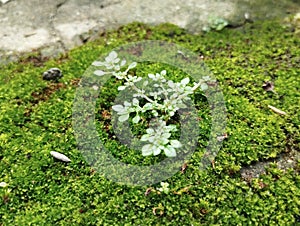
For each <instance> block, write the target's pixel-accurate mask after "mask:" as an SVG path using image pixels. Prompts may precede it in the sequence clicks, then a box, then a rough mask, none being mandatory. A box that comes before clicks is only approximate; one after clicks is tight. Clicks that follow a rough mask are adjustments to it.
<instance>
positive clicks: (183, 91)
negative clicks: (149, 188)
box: [93, 51, 211, 157]
mask: <svg viewBox="0 0 300 226" xmlns="http://www.w3.org/2000/svg"><path fill="white" fill-rule="evenodd" d="M93 65H94V66H99V67H104V68H105V70H96V71H95V72H94V74H95V75H97V76H104V75H107V74H111V75H113V76H114V77H116V78H117V79H119V80H123V81H124V84H123V85H121V86H119V87H118V90H119V91H122V90H126V89H129V90H131V91H132V90H133V91H134V94H133V96H132V101H131V102H128V101H124V103H123V104H117V105H114V106H112V109H113V110H114V111H115V112H117V114H118V120H119V121H120V122H124V121H127V120H129V118H130V115H132V114H134V117H133V118H132V123H134V124H137V123H139V122H140V121H141V119H142V118H143V115H144V113H146V112H151V114H152V115H153V116H154V117H156V122H155V123H154V124H152V127H151V125H150V128H148V129H147V130H146V134H144V135H142V136H141V138H140V140H141V141H143V142H146V144H145V145H144V146H143V147H142V155H143V156H149V155H152V154H153V155H154V156H156V155H159V154H160V153H161V152H162V151H163V152H164V153H165V155H166V156H168V157H175V156H176V149H178V148H180V147H182V144H181V143H180V141H178V140H176V139H171V136H172V132H176V131H177V127H176V125H174V124H169V125H167V122H168V120H170V119H171V117H172V116H174V115H175V113H176V111H177V110H179V109H180V108H187V106H186V104H185V103H186V102H187V101H190V100H191V98H190V97H189V95H190V94H192V93H193V92H194V91H195V90H196V89H197V88H199V87H201V89H202V90H206V89H207V88H208V85H207V82H208V81H211V78H210V77H209V76H204V77H203V78H202V79H201V80H200V81H199V82H198V83H194V86H188V84H189V82H190V79H189V78H184V79H182V80H181V81H180V82H173V81H171V80H167V79H166V78H165V76H166V74H167V72H166V70H163V71H161V72H160V73H156V74H148V79H144V80H145V81H143V78H142V77H138V76H132V75H130V74H129V73H128V72H129V71H130V69H133V68H135V67H136V66H137V63H136V62H133V63H131V64H129V66H127V68H126V69H125V70H122V68H124V67H125V65H126V60H122V61H121V60H120V58H118V54H117V53H116V52H115V51H112V52H111V53H110V54H109V55H108V56H107V57H106V58H105V61H104V62H100V61H95V62H94V63H93ZM138 83H139V84H141V85H137V84H138ZM150 85H151V92H148V93H146V90H147V87H149V86H150ZM138 98H139V99H142V100H144V101H139V99H138ZM142 102H146V103H145V104H143V103H142Z"/></svg>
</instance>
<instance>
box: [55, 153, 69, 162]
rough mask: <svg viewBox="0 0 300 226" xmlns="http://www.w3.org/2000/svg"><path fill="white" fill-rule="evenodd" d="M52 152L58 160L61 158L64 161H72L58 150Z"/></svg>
mask: <svg viewBox="0 0 300 226" xmlns="http://www.w3.org/2000/svg"><path fill="white" fill-rule="evenodd" d="M50 154H51V155H52V156H53V157H54V158H56V159H58V160H61V161H63V162H71V159H69V158H68V157H67V156H65V155H64V154H61V153H59V152H56V151H50Z"/></svg>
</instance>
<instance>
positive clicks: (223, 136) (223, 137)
mask: <svg viewBox="0 0 300 226" xmlns="http://www.w3.org/2000/svg"><path fill="white" fill-rule="evenodd" d="M226 138H228V135H227V133H224V134H223V135H221V136H217V140H218V141H219V142H221V141H223V140H224V139H226Z"/></svg>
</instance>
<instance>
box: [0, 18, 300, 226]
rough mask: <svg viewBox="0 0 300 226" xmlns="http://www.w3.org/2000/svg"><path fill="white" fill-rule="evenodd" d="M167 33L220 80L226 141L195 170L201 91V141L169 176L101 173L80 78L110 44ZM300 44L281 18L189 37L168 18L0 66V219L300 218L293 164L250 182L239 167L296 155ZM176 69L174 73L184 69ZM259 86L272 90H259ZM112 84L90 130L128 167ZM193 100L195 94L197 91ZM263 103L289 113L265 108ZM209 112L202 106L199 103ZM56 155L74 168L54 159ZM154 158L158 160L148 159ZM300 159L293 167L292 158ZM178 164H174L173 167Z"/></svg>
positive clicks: (132, 158) (187, 221) (191, 221)
mask: <svg viewBox="0 0 300 226" xmlns="http://www.w3.org/2000/svg"><path fill="white" fill-rule="evenodd" d="M145 39H148V40H166V41H169V42H173V43H177V44H179V45H182V46H183V47H185V48H188V49H190V50H191V51H194V52H196V53H197V54H199V56H200V57H202V58H203V60H204V62H205V64H207V65H208V66H209V68H210V69H211V70H212V72H213V73H214V74H215V76H216V78H217V79H218V81H219V84H220V87H221V88H222V90H223V94H224V96H225V99H226V106H227V110H228V125H227V135H228V138H226V139H225V140H224V144H223V147H222V148H221V150H220V152H219V153H218V156H217V158H216V159H215V161H214V163H213V164H212V167H210V168H209V169H208V170H207V171H200V170H199V163H200V161H201V159H200V157H201V156H202V153H203V150H204V148H205V142H204V141H205V139H207V134H208V133H209V126H207V125H209V123H210V121H209V112H208V111H206V110H204V111H203V110H202V111H201V110H200V109H205V106H206V101H205V98H202V97H203V95H202V94H201V93H199V94H196V96H195V102H196V105H197V106H199V117H200V118H201V119H203V120H204V121H205V120H206V122H205V123H204V124H201V123H203V120H202V121H201V120H200V121H199V127H200V128H201V133H200V138H199V147H198V148H197V151H196V152H195V153H194V155H193V157H192V158H191V159H190V161H189V162H188V163H187V168H186V169H185V171H184V173H181V172H178V173H177V174H176V175H174V176H173V177H172V178H169V179H168V180H167V182H168V183H169V184H170V191H171V192H170V193H169V194H159V193H157V192H153V190H155V188H157V187H159V186H160V185H153V187H152V192H151V191H150V190H148V191H150V193H149V194H148V195H145V192H146V190H147V187H129V186H125V185H119V184H115V183H113V182H111V181H109V180H107V179H105V178H103V177H101V175H99V174H97V173H95V172H94V170H92V169H91V168H90V167H89V165H88V164H87V163H86V162H85V160H84V158H83V157H82V155H81V153H80V152H79V151H78V149H77V146H76V142H75V138H74V134H73V129H72V125H71V122H72V104H73V100H74V94H75V91H76V87H77V84H78V81H79V80H80V78H81V76H82V74H83V73H84V71H85V70H86V69H87V68H88V67H89V65H90V64H91V63H92V62H93V61H94V60H96V59H97V58H98V57H99V56H100V55H101V54H103V53H108V52H110V50H112V49H113V48H114V47H117V46H119V45H122V44H124V43H130V42H134V41H139V40H145ZM299 46H300V41H299V38H298V37H296V36H294V34H293V33H291V32H289V31H287V30H285V29H284V28H283V27H282V26H281V25H280V24H279V23H277V22H276V21H265V22H261V23H254V24H246V25H245V26H243V27H241V28H239V29H236V30H232V29H224V30H223V31H221V32H211V33H207V34H205V35H198V36H193V35H190V34H187V33H186V32H185V31H184V30H182V29H180V28H178V27H175V26H173V25H170V24H163V25H160V26H157V27H150V26H146V25H143V24H138V23H134V24H130V25H128V26H124V27H122V28H120V29H118V30H117V31H112V32H107V33H105V34H103V35H102V36H101V37H99V39H98V40H96V41H94V42H90V43H87V44H85V45H84V46H82V47H79V48H76V49H74V50H72V51H70V52H69V53H68V55H66V56H62V57H61V58H59V59H54V60H49V61H45V62H42V63H41V62H38V63H37V62H36V61H35V60H34V61H32V60H30V59H34V57H31V58H29V59H27V60H25V59H24V60H23V61H21V62H19V63H12V64H9V65H7V66H5V67H3V68H2V70H1V71H0V83H1V86H0V101H1V105H0V123H1V124H0V161H1V163H0V178H1V179H0V182H1V181H4V182H6V183H7V184H8V186H7V187H5V188H1V187H0V198H1V199H0V202H1V206H0V216H1V223H0V225H174V223H175V222H176V223H175V224H176V225H292V224H296V223H297V222H298V223H299V221H300V209H299V206H300V203H299V200H300V177H299V168H298V169H297V168H296V169H293V170H289V171H288V172H283V171H281V170H279V169H278V168H276V167H275V166H271V167H269V169H268V170H267V172H266V174H264V175H261V176H260V178H257V179H251V178H250V179H249V180H247V181H245V180H244V179H243V178H242V177H241V175H240V169H241V167H243V166H247V165H249V164H252V163H255V162H257V161H260V160H266V159H272V158H275V157H276V156H278V155H279V154H281V153H284V152H290V151H291V150H293V151H297V152H299V124H300V122H299V113H298V109H299V104H300V103H299V87H300V76H299V74H300V68H299V65H300V50H299ZM50 67H59V68H60V69H61V70H62V71H63V73H64V77H63V78H62V79H61V81H60V83H58V84H54V83H51V82H46V81H44V80H42V73H43V72H44V71H46V70H48V69H49V68H50ZM165 67H166V66H164V65H156V64H154V65H150V66H149V67H138V68H137V71H136V73H144V74H146V73H149V72H150V71H151V72H158V71H159V70H161V69H162V68H165ZM168 70H170V71H172V73H173V77H172V78H173V79H174V80H176V79H179V76H177V77H176V75H177V74H178V75H179V74H180V72H179V71H176V70H175V69H172V68H168ZM266 81H272V82H273V83H274V84H275V91H276V93H271V92H266V91H265V90H264V89H262V85H263V83H264V82H266ZM116 87H117V84H116V83H115V82H114V81H112V82H110V83H108V84H106V86H105V88H104V89H103V90H102V93H101V96H103V98H102V99H99V100H98V103H97V108H96V118H97V121H98V124H97V128H98V130H99V134H100V135H101V137H102V139H103V140H104V141H105V142H106V146H107V147H109V148H110V150H112V153H113V154H114V155H115V156H116V157H118V158H119V159H121V160H122V161H124V162H128V163H131V164H139V163H141V162H142V161H145V162H144V163H145V164H146V163H149V162H151V161H152V160H153V159H152V160H151V159H149V160H147V159H146V160H144V158H141V156H140V155H139V153H137V152H135V151H132V150H128V149H126V147H123V146H122V145H120V144H119V143H118V142H117V140H115V139H114V137H113V131H112V128H111V122H110V112H111V109H110V107H111V105H112V104H113V103H112V102H113V100H114V97H115V95H116ZM197 95H198V97H197ZM268 105H272V106H276V107H277V108H279V109H281V110H284V111H285V112H287V115H286V116H281V115H278V114H276V113H274V112H272V111H271V110H270V109H269V108H268ZM206 107H207V106H206ZM50 151H58V152H62V153H64V154H66V155H67V156H68V157H69V158H71V159H72V162H71V163H70V164H64V163H62V162H59V161H56V160H54V159H53V158H52V157H51V156H50V154H49V152H50ZM154 161H157V160H154ZM298 166H299V165H298ZM178 170H180V169H178Z"/></svg>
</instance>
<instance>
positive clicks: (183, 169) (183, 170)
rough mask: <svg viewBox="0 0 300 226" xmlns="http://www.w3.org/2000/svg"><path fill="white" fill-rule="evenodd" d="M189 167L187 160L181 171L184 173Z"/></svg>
mask: <svg viewBox="0 0 300 226" xmlns="http://www.w3.org/2000/svg"><path fill="white" fill-rule="evenodd" d="M187 167H188V164H187V162H185V163H184V164H183V165H182V166H181V170H180V172H181V173H184V172H185V170H186V168H187Z"/></svg>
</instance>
